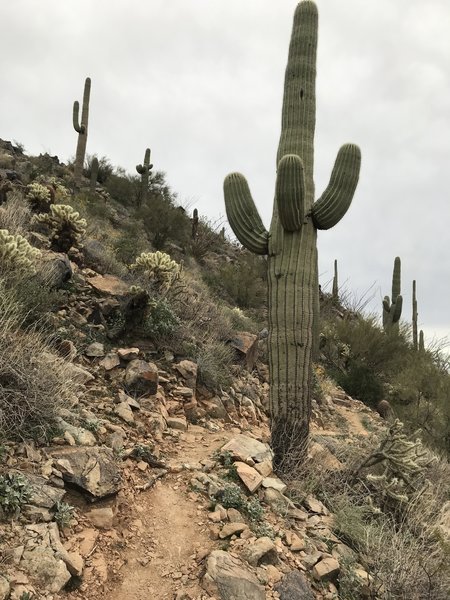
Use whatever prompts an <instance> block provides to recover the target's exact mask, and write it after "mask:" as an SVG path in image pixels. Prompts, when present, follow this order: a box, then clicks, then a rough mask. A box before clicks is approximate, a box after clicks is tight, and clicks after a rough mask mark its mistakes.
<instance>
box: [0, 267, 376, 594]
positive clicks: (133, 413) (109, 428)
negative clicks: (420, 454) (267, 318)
mask: <svg viewBox="0 0 450 600" xmlns="http://www.w3.org/2000/svg"><path fill="white" fill-rule="evenodd" d="M75 282H76V291H74V292H73V294H72V295H71V296H69V298H68V301H67V305H66V306H65V307H64V308H62V309H61V310H60V311H59V313H57V314H56V315H54V318H55V325H56V326H57V328H58V331H60V332H61V340H60V343H59V348H60V351H61V353H62V354H64V355H65V356H66V357H68V358H69V359H70V364H69V363H68V368H70V369H71V370H72V377H73V378H74V379H76V380H77V381H78V382H79V383H80V386H81V387H80V393H79V394H78V395H77V397H76V398H74V400H73V403H72V406H70V407H67V408H66V409H64V410H63V411H62V412H61V415H60V422H59V426H58V431H57V432H55V435H54V436H53V438H52V439H51V443H50V445H48V446H47V447H41V446H40V447H37V446H35V445H33V444H31V443H22V444H8V445H6V446H5V456H4V457H3V462H2V465H1V470H2V472H8V473H16V474H17V473H21V474H22V475H23V477H24V480H25V482H26V488H27V490H28V492H29V493H28V495H27V497H26V501H25V503H24V505H23V506H22V509H21V511H20V513H19V512H18V513H17V514H15V515H14V517H13V518H8V519H6V520H4V521H3V522H2V523H1V524H0V553H1V559H0V574H1V575H0V600H6V599H8V598H11V599H14V600H19V599H20V600H26V599H27V598H36V599H41V600H44V599H45V600H57V599H62V598H66V599H76V598H84V599H90V600H91V599H94V600H97V599H98V600H100V599H106V598H108V599H110V600H121V599H123V600H125V599H127V600H128V599H130V600H134V599H136V600H137V599H140V598H158V599H161V600H173V599H176V600H201V599H207V598H209V599H211V598H215V599H216V600H219V599H220V600H247V599H248V600H250V599H251V600H258V599H264V598H267V599H272V598H273V599H275V598H280V599H282V600H296V599H314V598H316V599H322V598H323V599H331V598H337V597H338V596H337V588H336V585H335V584H336V581H337V577H338V575H339V569H340V561H341V560H342V557H345V556H346V555H348V553H351V550H350V549H349V548H348V547H346V546H345V545H344V544H342V542H341V541H340V540H339V539H338V538H337V537H336V536H335V535H334V534H333V532H332V519H333V516H332V515H330V514H329V512H328V510H327V509H326V507H325V506H324V505H323V504H322V503H321V502H320V501H319V500H317V499H316V498H314V497H312V496H306V497H305V498H303V499H302V501H301V502H296V503H294V502H293V501H292V500H290V499H289V498H288V497H287V496H286V495H285V494H284V492H285V490H286V484H285V482H283V481H280V480H279V479H278V478H277V477H275V476H274V475H273V473H272V466H271V453H270V449H269V447H268V445H267V441H268V437H269V431H268V425H267V419H266V417H265V414H264V407H265V405H266V402H267V390H268V384H267V381H266V368H265V367H264V365H262V364H261V363H257V364H256V366H255V360H256V350H255V344H256V338H255V336H253V337H252V336H248V335H245V336H242V337H240V338H239V339H237V340H234V341H232V344H233V345H234V346H235V347H236V352H237V359H238V358H241V359H242V363H243V364H242V366H237V367H236V372H235V375H234V382H233V385H232V386H231V388H230V389H228V390H226V391H223V393H222V394H221V395H214V394H211V393H210V392H208V390H206V389H203V388H202V387H201V386H198V385H197V365H196V364H195V363H193V362H192V361H188V360H178V361H177V360H176V359H175V358H174V357H173V356H172V355H171V354H170V353H169V352H166V353H163V354H162V355H161V354H158V352H157V351H156V349H155V348H154V347H152V346H151V345H150V344H148V341H142V340H139V339H135V340H127V341H129V342H130V343H128V344H127V345H126V346H123V347H118V346H115V345H114V343H112V342H111V341H110V340H107V339H106V337H105V336H104V325H103V324H102V323H103V321H104V319H105V318H106V316H107V315H108V314H109V313H110V312H111V310H112V309H113V308H114V306H115V305H116V304H117V303H118V302H120V299H121V297H122V295H123V294H124V293H125V292H124V290H125V289H126V286H125V284H124V283H123V282H121V281H120V280H118V279H117V278H115V277H112V276H101V275H98V274H97V273H95V272H93V271H91V270H90V269H79V270H78V271H77V273H76V276H75ZM238 337H239V336H238ZM253 366H255V368H254V369H253V371H252V373H250V372H249V371H248V370H247V368H248V367H250V368H252V367H253ZM369 425H370V429H371V430H372V429H373V428H378V427H382V426H383V425H382V423H381V421H380V419H379V418H378V416H375V415H374V414H373V413H372V412H371V411H370V410H369V409H367V408H366V407H365V406H364V405H363V404H362V403H360V402H357V401H354V400H352V399H351V398H349V397H347V396H346V395H345V394H344V393H343V392H342V391H340V390H338V389H335V388H333V389H332V390H331V391H330V394H329V395H327V396H326V397H325V400H324V401H323V402H322V404H321V405H320V406H319V405H315V406H314V411H313V425H312V442H311V447H310V453H311V454H319V455H320V457H321V464H322V465H323V468H324V469H338V468H339V460H338V459H337V458H336V457H335V456H334V455H333V454H332V452H331V451H330V450H329V449H328V447H329V446H330V444H328V443H327V440H329V439H333V438H341V439H342V438H345V439H346V440H347V442H348V444H352V443H353V442H354V441H357V440H358V439H359V438H360V437H361V436H367V435H370V432H369V431H368V430H367V428H366V426H369ZM69 507H73V508H72V509H70V508H69ZM357 577H358V578H359V581H360V585H361V589H363V588H364V582H365V581H366V580H367V578H368V577H369V575H368V574H367V573H366V572H365V571H364V569H363V568H362V567H361V569H359V570H358V573H357Z"/></svg>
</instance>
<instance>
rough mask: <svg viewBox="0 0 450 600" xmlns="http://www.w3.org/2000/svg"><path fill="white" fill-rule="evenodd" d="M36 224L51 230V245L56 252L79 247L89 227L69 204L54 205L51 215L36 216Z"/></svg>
mask: <svg viewBox="0 0 450 600" xmlns="http://www.w3.org/2000/svg"><path fill="white" fill-rule="evenodd" d="M34 222H35V223H38V224H40V225H44V227H46V228H47V229H48V230H49V233H50V245H51V248H52V250H55V251H56V252H68V251H69V250H70V249H71V248H72V247H77V246H79V245H80V243H81V239H82V237H83V235H84V234H85V232H86V226H87V222H86V219H82V218H80V214H79V213H78V212H76V211H75V210H74V209H73V208H72V207H71V206H70V205H68V204H56V205H54V204H53V205H52V206H51V207H50V212H49V213H42V214H39V215H36V216H35V217H34Z"/></svg>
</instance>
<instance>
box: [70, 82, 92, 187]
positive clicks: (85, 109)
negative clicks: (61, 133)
mask: <svg viewBox="0 0 450 600" xmlns="http://www.w3.org/2000/svg"><path fill="white" fill-rule="evenodd" d="M90 95H91V80H90V78H89V77H86V81H85V82H84V93H83V106H82V109H81V122H80V120H79V113H80V104H79V102H78V100H75V102H74V103H73V128H74V129H75V131H76V132H78V142H77V152H76V154H75V165H74V179H75V185H76V186H77V187H80V185H81V178H82V177H83V166H84V155H85V154H86V143H87V134H88V122H89V97H90Z"/></svg>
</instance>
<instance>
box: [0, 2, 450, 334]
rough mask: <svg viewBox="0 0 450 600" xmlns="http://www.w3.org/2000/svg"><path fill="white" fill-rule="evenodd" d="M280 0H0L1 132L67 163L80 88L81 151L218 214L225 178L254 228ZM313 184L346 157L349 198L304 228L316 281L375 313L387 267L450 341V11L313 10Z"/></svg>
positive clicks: (271, 104) (271, 131)
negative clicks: (83, 111) (148, 156)
mask: <svg viewBox="0 0 450 600" xmlns="http://www.w3.org/2000/svg"><path fill="white" fill-rule="evenodd" d="M296 4H297V3H296V2H295V1H294V0H278V1H277V2H274V1H273V0H271V1H270V2H269V1H268V0H76V1H75V0H40V1H39V2H36V0H14V1H7V0H1V2H0V55H1V57H2V61H1V65H0V81H1V93H0V137H1V138H3V139H9V140H17V141H20V142H21V143H23V144H24V145H25V149H26V151H27V152H28V153H30V154H39V153H43V152H49V153H50V154H57V155H58V156H59V158H60V159H61V160H67V159H68V158H69V157H71V156H72V155H73V154H74V151H75V145H76V138H77V134H76V133H75V131H74V130H73V128H72V104H73V101H74V100H79V101H81V100H82V93H83V83H84V79H85V77H86V76H90V77H91V78H92V91H91V103H90V121H89V137H88V148H87V151H88V152H89V153H97V154H98V155H100V156H103V155H106V156H108V157H109V158H110V160H111V161H112V162H113V164H115V165H121V166H123V167H125V168H126V169H127V170H129V171H130V172H134V167H135V165H136V164H137V163H140V162H142V160H143V155H144V151H145V148H146V147H147V146H149V147H150V148H151V150H152V162H153V163H154V167H155V169H157V170H163V171H165V172H166V173H167V179H168V182H169V183H170V185H171V186H172V188H173V189H174V191H176V192H177V193H178V195H179V199H180V202H181V203H183V204H185V205H186V204H189V205H190V206H191V207H192V208H193V207H198V209H199V211H200V213H203V214H205V215H207V216H208V217H209V218H211V219H216V218H218V217H220V216H223V215H224V213H225V210H224V203H223V194H222V182H223V178H224V176H225V175H226V174H227V173H228V172H230V171H235V170H238V171H241V172H242V173H244V174H245V175H246V177H247V179H248V181H249V184H250V187H251V189H252V192H253V195H254V199H255V202H256V204H257V206H258V207H259V209H260V212H261V215H262V217H263V219H264V221H265V223H266V226H267V227H268V226H269V222H270V215H271V211H272V203H273V191H274V182H275V155H276V150H277V144H278V137H279V133H280V120H281V101H282V86H283V78H284V69H285V66H286V59H287V50H288V44H289V36H290V31H291V26H292V15H293V12H294V9H295V6H296ZM317 4H318V7H319V50H318V79H317V126H316V145H315V179H316V190H317V195H318V196H319V195H320V194H321V191H322V190H323V188H324V187H325V186H326V184H327V181H328V178H329V174H330V172H331V168H332V166H333V163H334V159H335V155H336V152H337V150H338V148H339V146H340V145H341V144H342V143H344V142H355V143H357V144H359V145H360V147H361V150H362V170H361V178H360V183H359V186H358V189H357V191H356V195H355V198H354V201H353V204H352V206H351V208H350V210H349V212H348V214H347V215H346V216H345V218H344V219H343V220H342V221H341V222H340V223H339V224H338V225H337V226H336V227H335V228H334V229H333V230H330V231H326V232H320V233H319V240H318V248H319V260H320V279H321V283H322V285H323V286H324V287H326V284H327V283H328V282H329V281H330V279H331V277H332V265H333V260H334V259H335V258H337V259H338V262H339V272H340V283H342V284H344V285H345V287H347V289H348V290H349V291H350V292H351V293H352V294H354V295H355V296H356V297H361V296H362V295H363V294H364V293H365V292H366V291H367V290H368V289H369V288H370V287H371V286H373V288H372V290H371V292H370V295H372V294H374V299H373V301H372V303H371V305H370V306H371V308H373V310H376V311H377V312H380V313H381V298H382V296H384V295H386V294H389V295H390V293H391V278H392V267H393V261H394V257H395V256H397V255H398V256H400V257H401V258H402V271H403V272H402V292H403V296H404V309H403V315H402V318H403V319H405V320H408V321H409V320H410V319H411V285H412V280H413V279H416V280H417V290H418V292H417V295H418V305H419V321H420V327H421V328H423V329H424V331H425V335H426V340H428V341H429V339H430V338H431V337H432V336H438V337H443V336H447V335H449V334H450V277H449V273H450V235H449V231H450V208H449V206H450V35H449V31H450V2H449V0H427V1H426V2H424V1H423V0H420V1H419V0H395V1H392V0H364V1H362V0H339V1H336V0H318V1H317Z"/></svg>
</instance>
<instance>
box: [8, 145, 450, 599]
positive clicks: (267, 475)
mask: <svg viewBox="0 0 450 600" xmlns="http://www.w3.org/2000/svg"><path fill="white" fill-rule="evenodd" d="M85 167H86V168H85V170H84V176H83V178H82V181H81V185H76V184H75V182H74V174H73V170H72V167H71V165H64V164H61V163H60V161H59V160H58V158H57V157H50V156H48V155H41V156H39V157H30V156H27V155H26V154H25V153H24V152H23V149H21V148H19V147H17V146H14V145H13V144H11V143H10V142H4V141H0V230H1V231H0V234H1V237H0V308H1V311H0V335H1V338H2V341H3V344H2V348H1V350H0V435H1V438H0V449H1V453H0V509H1V516H2V521H1V523H0V552H1V561H0V573H1V576H0V599H7V598H11V599H15V600H19V599H20V600H26V599H27V598H38V599H47V600H50V599H53V600H56V599H62V598H89V599H91V598H92V599H100V598H112V599H113V600H116V599H117V600H119V599H125V598H127V599H128V598H130V599H131V600H133V599H138V598H141V597H143V596H148V597H150V598H161V600H166V599H167V600H169V599H177V600H200V599H202V600H203V599H206V598H216V600H219V599H221V600H232V599H235V600H241V599H242V600H246V599H250V598H251V599H259V598H261V599H263V598H269V599H270V598H273V599H275V598H280V599H282V600H296V599H297V598H298V599H302V598H305V599H308V598H310V599H313V598H316V599H332V598H342V599H344V600H345V599H347V600H352V599H356V598H379V599H388V598H389V599H391V598H404V599H413V598H417V599H422V598H433V599H437V600H439V599H444V598H447V597H448V592H449V572H448V563H449V562H450V561H449V556H450V555H449V538H448V536H449V534H450V512H449V507H450V504H449V503H450V498H449V482H450V475H449V473H450V471H449V466H448V460H447V458H448V451H449V446H448V444H449V441H450V437H449V432H450V426H449V422H450V418H449V414H450V413H449V408H448V391H449V389H450V385H449V374H448V370H447V364H446V363H445V360H444V359H443V358H442V356H441V355H440V353H439V351H433V350H432V349H427V350H426V349H425V348H424V349H423V352H420V353H419V352H417V351H415V350H414V348H412V343H411V339H410V332H409V330H408V328H407V326H405V325H403V326H402V327H401V329H400V331H399V332H398V334H396V335H391V336H390V335H387V334H386V333H385V331H383V329H382V328H381V327H380V326H379V324H378V322H377V321H376V320H375V319H374V318H373V317H370V316H367V315H364V314H363V313H362V312H360V311H357V310H351V309H350V308H349V307H348V306H345V304H346V303H345V302H344V299H343V298H342V297H339V296H338V297H336V296H333V295H331V294H327V293H324V294H322V298H321V318H322V322H321V334H322V335H321V347H320V352H319V354H318V356H317V361H316V364H315V382H316V384H315V390H314V399H313V407H312V408H313V410H312V422H311V436H310V444H309V447H308V459H307V460H306V462H305V463H304V464H303V465H299V467H298V471H296V472H292V476H291V477H290V478H289V480H288V479H287V478H285V479H284V481H282V480H280V479H279V478H278V477H277V476H276V475H275V474H274V473H273V470H272V464H271V458H272V456H271V451H270V448H269V446H268V442H269V440H270V430H269V423H268V417H267V409H268V397H267V396H268V367H267V348H266V344H267V330H266V312H267V307H266V299H265V288H266V282H265V274H264V259H263V258H259V257H254V256H253V255H251V254H250V253H248V252H246V251H244V250H243V249H242V248H241V247H239V246H238V245H237V244H235V243H233V242H230V241H229V240H228V239H227V238H226V237H225V235H224V233H223V231H222V230H221V224H212V223H209V222H208V221H206V220H204V219H202V217H201V216H200V217H198V215H195V214H194V212H193V211H192V212H191V211H190V210H187V209H186V208H183V207H181V206H179V205H178V203H177V198H176V194H175V193H174V192H173V191H172V190H171V189H170V186H169V184H168V183H167V181H166V178H165V176H164V174H162V173H155V174H150V176H149V181H148V185H147V188H146V194H145V198H143V197H142V189H143V188H142V187H141V184H142V181H141V177H139V176H130V175H127V174H126V173H124V172H123V171H122V170H120V169H117V168H116V169H114V168H113V167H112V165H111V164H110V163H109V161H108V160H107V159H103V160H100V165H99V171H98V173H97V177H96V178H95V179H94V180H92V178H91V175H92V160H91V159H90V160H88V161H87V164H86V165H85ZM63 206H65V207H66V208H61V207H63ZM55 207H56V208H55ZM58 207H59V208H58ZM5 232H6V233H5ZM336 382H338V383H339V385H340V386H342V387H339V385H338V384H337V383H336ZM349 392H351V393H352V394H354V395H355V397H357V398H358V399H356V398H352V397H351V396H350V395H349ZM380 400H383V401H385V402H386V403H387V409H386V410H385V411H384V416H385V419H382V418H381V417H380V416H379V415H378V414H377V413H376V412H375V411H374V410H372V409H373V408H375V406H376V405H377V404H378V402H379V401H380ZM388 400H389V402H387V401H388ZM363 401H364V402H363ZM382 406H383V405H382ZM384 406H386V404H385V405H384ZM381 412H383V411H382V410H381ZM396 417H400V418H401V419H402V421H404V423H405V425H404V428H402V425H401V424H399V422H398V421H397V420H396ZM418 425H421V426H422V427H423V433H422V437H421V438H420V439H419V438H418V437H417V436H418V435H419V434H416V433H415V429H416V428H417V426H418Z"/></svg>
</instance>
